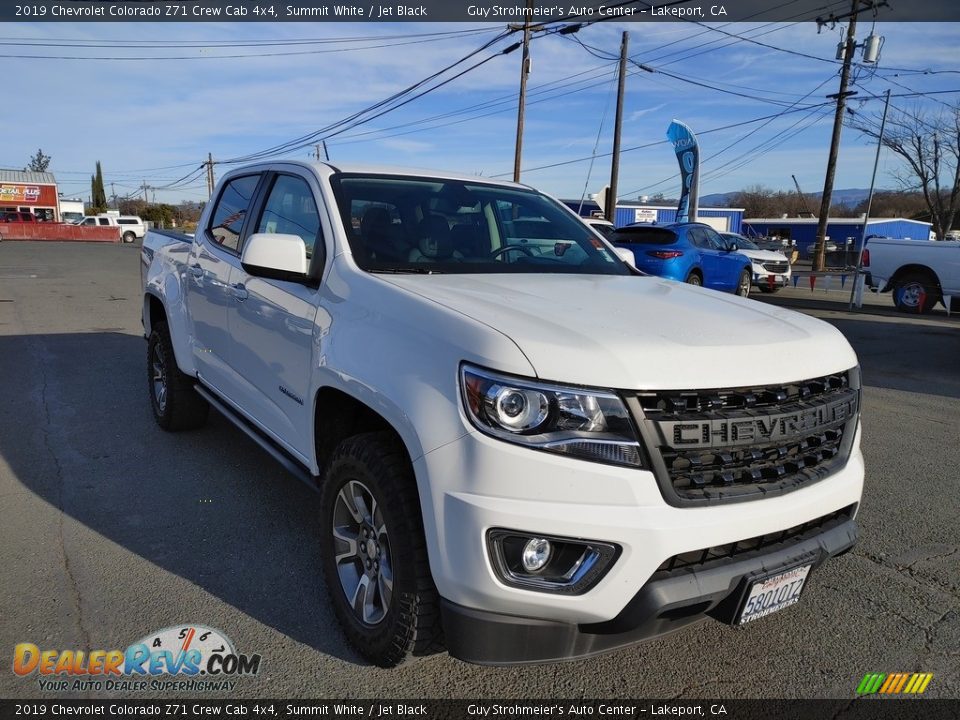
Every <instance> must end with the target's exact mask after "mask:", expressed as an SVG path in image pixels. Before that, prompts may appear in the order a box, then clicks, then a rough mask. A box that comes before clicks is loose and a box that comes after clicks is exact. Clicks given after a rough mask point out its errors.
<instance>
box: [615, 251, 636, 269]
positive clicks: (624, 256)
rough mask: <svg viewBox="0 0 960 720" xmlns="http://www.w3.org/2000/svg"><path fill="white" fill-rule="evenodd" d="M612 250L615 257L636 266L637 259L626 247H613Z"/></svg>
mask: <svg viewBox="0 0 960 720" xmlns="http://www.w3.org/2000/svg"><path fill="white" fill-rule="evenodd" d="M613 251H614V252H615V253H616V254H617V257H618V258H620V259H621V260H623V261H624V262H625V263H626V264H627V265H629V266H630V267H636V266H637V265H636V263H637V259H636V258H635V257H634V256H633V253H632V252H631V251H630V250H627V248H622V247H615V248H614V249H613Z"/></svg>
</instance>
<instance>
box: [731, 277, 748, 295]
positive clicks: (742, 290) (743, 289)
mask: <svg viewBox="0 0 960 720" xmlns="http://www.w3.org/2000/svg"><path fill="white" fill-rule="evenodd" d="M734 292H735V293H736V294H737V295H739V296H740V297H742V298H745V297H750V271H749V270H742V271H741V272H740V279H739V280H737V289H736V290H735V291H734Z"/></svg>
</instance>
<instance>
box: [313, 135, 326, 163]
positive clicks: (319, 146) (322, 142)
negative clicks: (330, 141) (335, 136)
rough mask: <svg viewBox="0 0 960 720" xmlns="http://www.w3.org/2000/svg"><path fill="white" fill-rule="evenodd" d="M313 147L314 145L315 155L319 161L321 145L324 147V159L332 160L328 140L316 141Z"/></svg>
mask: <svg viewBox="0 0 960 720" xmlns="http://www.w3.org/2000/svg"><path fill="white" fill-rule="evenodd" d="M313 147H314V151H313V156H314V157H315V158H316V159H317V161H318V162H319V161H320V148H321V147H322V148H323V159H324V160H328V161H329V160H330V153H328V152H327V141H326V140H321V141H320V142H318V143H315V144H314V146H313Z"/></svg>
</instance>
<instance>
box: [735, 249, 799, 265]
mask: <svg viewBox="0 0 960 720" xmlns="http://www.w3.org/2000/svg"><path fill="white" fill-rule="evenodd" d="M737 252H738V253H740V254H741V255H746V256H747V257H748V258H750V259H751V260H756V261H757V262H762V263H765V262H787V256H786V255H784V254H783V253H780V252H774V251H773V250H745V249H744V248H738V249H737Z"/></svg>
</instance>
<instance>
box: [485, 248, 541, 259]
mask: <svg viewBox="0 0 960 720" xmlns="http://www.w3.org/2000/svg"><path fill="white" fill-rule="evenodd" d="M511 250H519V251H520V252H522V253H524V254H525V255H526V256H527V257H533V253H532V252H530V248H528V247H527V246H526V245H504V246H503V247H499V248H497V249H496V250H494V251H492V252H491V253H490V258H491V259H492V260H496V259H497V258H498V257H500V256H501V255H503V254H504V253H505V252H510V251H511Z"/></svg>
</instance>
